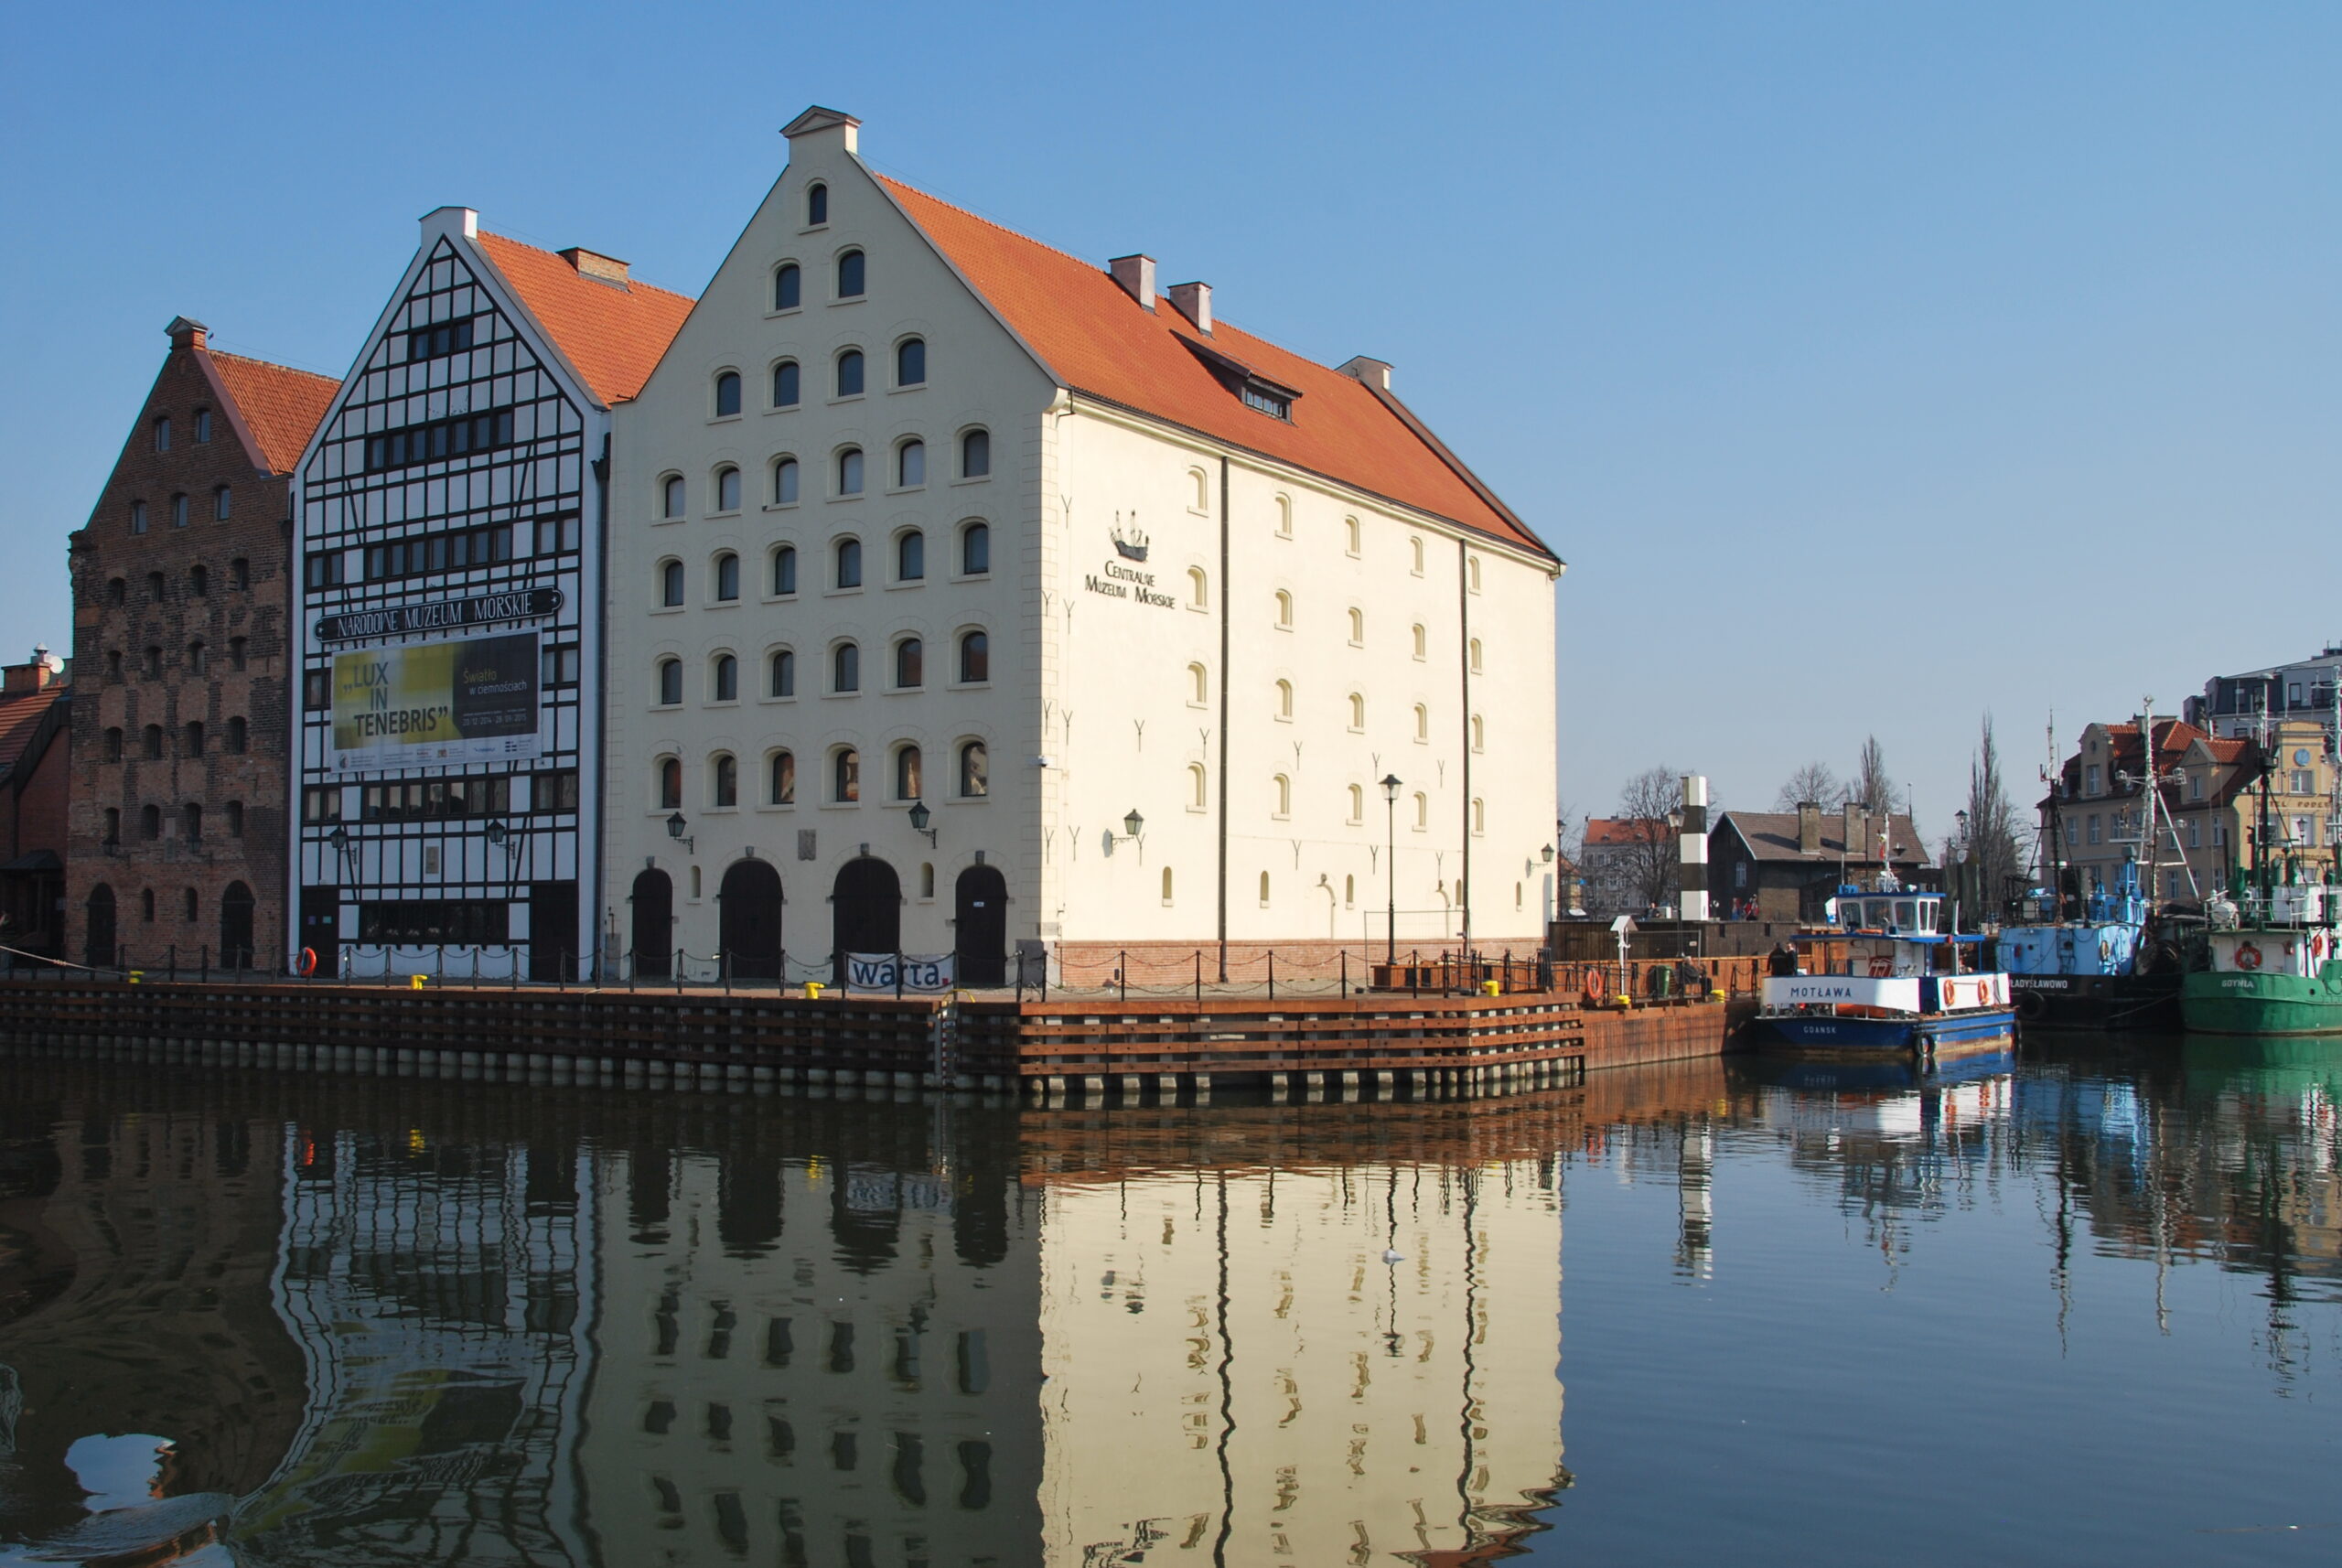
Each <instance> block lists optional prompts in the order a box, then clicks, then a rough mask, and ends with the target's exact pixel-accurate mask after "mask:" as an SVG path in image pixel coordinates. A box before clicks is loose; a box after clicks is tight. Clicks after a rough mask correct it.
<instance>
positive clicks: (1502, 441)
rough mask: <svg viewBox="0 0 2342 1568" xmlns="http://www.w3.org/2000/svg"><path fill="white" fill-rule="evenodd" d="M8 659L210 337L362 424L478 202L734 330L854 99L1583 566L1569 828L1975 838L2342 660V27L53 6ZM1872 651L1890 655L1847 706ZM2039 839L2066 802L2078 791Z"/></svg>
mask: <svg viewBox="0 0 2342 1568" xmlns="http://www.w3.org/2000/svg"><path fill="white" fill-rule="evenodd" d="M6 36H7V39H8V57H9V60H10V66H11V70H10V77H11V81H10V85H9V91H8V92H7V94H6V97H5V102H0V134H5V145H6V146H7V149H8V151H7V155H6V157H5V162H0V199H5V209H4V210H5V212H6V214H7V217H8V220H9V221H8V224H7V233H8V242H7V243H6V245H5V247H0V298H4V299H5V301H6V302H7V304H6V311H7V326H8V331H7V338H8V341H9V344H10V348H11V350H12V352H11V354H10V356H9V361H8V366H7V370H6V373H5V378H4V379H0V443H5V448H0V461H4V462H5V472H6V474H7V475H8V476H9V479H10V484H9V486H8V490H7V498H6V502H5V506H6V511H5V528H0V652H5V655H6V656H7V657H8V658H10V659H21V658H22V657H24V650H25V648H27V647H28V646H29V645H30V644H31V643H32V642H33V641H34V640H36V639H41V640H46V641H47V642H48V643H50V644H51V645H52V646H56V647H59V648H60V649H61V648H63V647H65V646H67V643H68V639H69V622H70V608H69V606H68V603H67V596H66V579H65V571H64V544H65V535H66V533H67V532H68V531H70V529H72V528H75V527H77V526H79V525H80V524H81V522H82V521H83V520H84V519H85V518H86V516H87V514H88V511H89V509H90V506H91V503H92V500H93V499H94V498H95V496H96V493H97V490H98V488H99V486H100V484H101V483H102V480H103V478H104V475H105V473H106V471H107V468H108V466H109V465H110V464H111V463H112V461H113V456H114V454H115V452H116V450H117V449H118V447H119V446H120V443H121V441H122V439H123V435H124V432H125V430H126V429H127V428H128V424H129V421H130V420H131V418H132V416H133V414H134V413H135V411H136V408H137V405H138V400H139V398H140V396H141V394H142V393H143V392H144V391H145V387H146V385H147V383H148V381H150V379H151V378H152V376H153V374H154V371H155V369H156V364H157V363H158V361H159V360H160V357H161V354H162V352H163V349H164V347H165V343H164V339H163V336H162V328H163V325H164V323H166V322H167V321H168V320H169V319H170V318H171V317H172V316H174V315H175V314H178V313H181V312H184V313H186V314H188V315H191V316H194V317H199V318H200V319H202V320H204V321H206V322H208V323H209V324H210V326H211V327H212V328H213V329H214V333H215V338H214V341H215V342H216V343H217V344H218V345H219V346H220V347H221V348H224V349H233V350H235V351H238V352H242V353H249V354H255V355H260V356H263V357H265V358H271V359H277V360H285V361H286V362H289V363H292V364H296V365H302V366H306V367H309V368H312V369H316V370H320V371H330V372H334V373H337V374H338V373H339V372H341V371H343V370H345V369H346V368H347V366H348V364H349V360H350V358H351V356H352V355H353V353H354V352H355V350H356V348H357V344H358V341H359V338H360V335H361V334H362V333H363V331H364V330H365V328H367V326H368V325H369V324H370V323H371V320H372V318H373V317H374V314H375V312H376V311H377V310H378V309H379V307H380V306H381V302H382V300H383V297H384V295H385V294H386V293H387V291H388V289H389V287H390V285H391V284H392V281H393V280H394V279H395V277H396V275H397V274H398V272H399V270H400V268H401V266H402V265H403V263H404V262H405V260H406V258H407V255H408V253H409V251H410V250H411V248H412V247H413V244H414V232H415V230H414V220H415V219H416V217H418V216H419V215H420V214H422V213H423V212H424V211H426V210H428V209H431V208H434V207H436V206H439V205H441V204H443V203H463V204H467V205H470V206H474V207H477V208H478V209H480V211H481V213H482V216H483V220H484V221H485V222H486V223H487V224H488V225H489V226H490V227H492V228H495V229H498V230H500V231H503V232H506V233H510V234H514V235H518V236H521V237H522V238H526V239H531V240H534V241H538V242H543V243H545V244H549V245H565V244H570V243H575V242H583V243H585V244H589V245H592V246H595V247H596V248H599V249H602V250H606V251H608V252H614V253H616V254H618V255H621V256H624V257H626V258H628V260H629V261H631V262H632V263H634V264H635V266H636V269H637V272H638V274H639V275H640V276H643V277H646V278H649V279H650V280H651V281H653V282H658V283H664V284H668V285H673V286H676V287H680V288H684V289H689V290H694V291H695V290H696V289H697V288H698V287H699V286H700V285H703V284H704V282H705V280H706V279H707V277H708V275H709V274H710V273H711V272H712V271H713V270H714V266H715V264H716V263H717V261H718V260H719V259H720V257H721V256H722V254H723V252H724V250H725V246H726V245H727V244H728V243H729V242H730V241H731V240H732V238H733V236H734V235H735V234H736V232H737V231H738V230H739V228H740V226H741V225H742V224H743V223H744V222H745V221H746V220H747V216H748V214H749V212H750V210H751V209H752V208H753V207H754V205H755V203H756V202H757V199H758V198H759V197H760V196H761V194H762V193H763V191H764V189H765V188H766V186H767V185H768V183H769V181H770V180H771V178H772V177H773V176H774V174H775V173H776V172H777V171H778V170H779V166H780V165H781V162H782V156H783V143H782V141H781V139H780V137H779V135H778V134H777V133H778V130H779V126H780V125H781V124H784V123H786V122H787V121H788V119H789V118H790V116H791V115H793V114H795V113H797V112H798V111H799V110H800V109H802V108H803V107H804V106H805V105H806V104H808V103H812V102H820V103H825V104H829V105H832V106H834V107H837V108H841V109H844V110H847V111H850V112H851V113H855V114H857V115H859V116H861V117H862V119H863V120H864V122H865V124H864V131H863V146H864V150H865V154H866V155H867V156H869V157H870V158H871V160H872V161H873V162H874V163H876V165H878V166H880V167H881V168H884V169H886V170H889V171H892V172H895V173H897V174H900V175H902V176H904V177H908V178H910V179H912V180H914V181H916V182H919V183H921V184H923V185H925V186H926V187H928V188H930V189H933V190H936V191H938V192H940V193H942V194H944V195H947V196H950V197H951V198H954V199H958V200H960V201H962V202H963V203H965V204H967V205H969V206H971V207H973V208H975V209H978V210H980V211H983V212H984V213H986V214H988V215H991V216H993V217H995V218H997V219H1000V220H1003V221H1005V222H1008V223H1010V224H1013V225H1015V226H1016V227H1018V228H1021V229H1024V230H1026V231H1028V232H1031V233H1034V234H1036V235H1038V236H1039V237H1041V238H1043V239H1046V240H1048V241H1050V242H1054V243H1056V244H1058V245H1060V246H1062V247H1064V248H1066V249H1068V250H1070V251H1073V252H1077V253H1080V254H1083V255H1088V256H1094V257H1098V258H1100V259H1101V260H1102V259H1103V258H1104V257H1106V256H1109V255H1114V254H1119V253H1122V252H1127V251H1133V250H1142V249H1143V250H1145V251H1147V252H1151V253H1153V254H1154V255H1155V256H1156V257H1157V258H1159V259H1160V261H1161V262H1162V264H1163V266H1164V267H1165V268H1166V274H1165V275H1166V276H1169V277H1175V278H1187V277H1202V278H1205V279H1207V280H1209V282H1211V283H1212V284H1213V285H1214V286H1215V288H1216V290H1217V293H1216V295H1215V306H1216V308H1217V309H1218V310H1219V312H1220V313H1221V314H1222V315H1224V316H1226V317H1229V318H1230V319H1231V320H1233V321H1236V322H1238V323H1240V324H1241V325H1243V326H1245V327H1247V328H1251V329H1252V330H1255V331H1259V332H1262V333H1263V334H1265V335H1267V336H1269V337H1272V338H1277V339H1279V340H1280V341H1283V342H1284V343H1286V344H1288V345H1290V346H1292V347H1294V348H1295V349H1299V350H1300V351H1302V352H1305V353H1307V354H1310V355H1312V356H1314V357H1316V358H1318V359H1320V360H1327V361H1328V362H1333V363H1338V362H1340V361H1341V360H1344V359H1347V358H1348V357H1349V356H1350V355H1352V354H1356V353H1370V354H1373V355H1375V356H1377V357H1379V358H1382V359H1387V360H1391V361H1392V362H1393V363H1395V364H1396V365H1397V367H1398V375H1397V383H1396V384H1397V387H1398V390H1399V391H1400V392H1401V393H1402V395H1403V396H1405V397H1406V398H1407V399H1408V400H1409V401H1410V402H1411V403H1413V405H1414V406H1415V408H1416V409H1417V410H1419V411H1420V412H1421V413H1423V415H1424V416H1425V417H1426V418H1427V419H1428V420H1429V421H1430V422H1431V424H1433V425H1434V427H1436V428H1437V429H1439V430H1441V431H1442V432H1443V433H1444V434H1445V435H1447V436H1448V437H1449V439H1450V440H1451V441H1452V443H1453V444H1454V445H1455V446H1456V447H1457V448H1458V449H1459V450H1460V451H1461V452H1462V453H1463V454H1464V455H1465V456H1466V458H1467V459H1468V460H1470V461H1471V462H1472V463H1473V464H1474V465H1475V466H1476V467H1477V468H1478V469H1479V471H1480V472H1481V473H1482V474H1483V475H1484V476H1485V477H1486V478H1488V480H1489V482H1490V483H1491V484H1493V485H1494V486H1495V487H1496V489H1498V490H1499V493H1501V494H1503V495H1504V496H1505V497H1506V498H1507V499H1509V501H1510V502H1511V503H1512V505H1513V506H1514V508H1515V509H1516V510H1519V511H1520V512H1521V513H1522V514H1523V515H1524V516H1526V517H1528V518H1529V519H1530V520H1531V521H1532V522H1533V523H1534V524H1535V525H1536V526H1537V527H1538V528H1540V529H1541V530H1542V532H1543V533H1544V535H1545V537H1546V538H1547V539H1548V540H1549V541H1551V542H1552V544H1553V545H1554V547H1555V548H1556V549H1557V550H1558V551H1559V552H1560V553H1561V554H1562V555H1563V558H1564V559H1566V560H1567V561H1568V562H1569V563H1570V571H1569V575H1567V576H1566V577H1565V578H1564V579H1563V584H1562V587H1561V590H1560V610H1561V626H1562V638H1561V646H1560V652H1559V657H1560V689H1561V693H1562V696H1561V719H1562V733H1563V750H1562V789H1563V796H1564V798H1565V799H1566V800H1569V801H1570V802H1572V803H1573V804H1574V805H1575V806H1576V807H1577V808H1578V809H1579V810H1580V811H1585V810H1589V809H1590V810H1593V811H1603V810H1605V809H1606V808H1607V807H1608V806H1609V804H1610V803H1611V801H1612V800H1614V798H1615V796H1616V793H1617V788H1618V785H1619V783H1620V782H1621V781H1622V780H1623V779H1625V778H1626V777H1627V776H1628V775H1629V774H1631V773H1633V772H1635V771H1637V770H1638V769H1639V768H1643V767H1645V766H1647V765H1649V764H1650V763H1653V762H1660V761H1664V762H1668V763H1671V764H1673V765H1674V766H1675V767H1677V768H1700V769H1702V770H1703V771H1706V772H1707V773H1709V774H1710V775H1712V776H1713V778H1714V780H1715V782H1716V786H1717V789H1719V791H1720V792H1721V793H1722V795H1723V796H1724V800H1725V803H1726V804H1727V805H1729V804H1735V803H1736V804H1740V805H1745V806H1760V807H1761V806H1767V805H1769V804H1770V802H1771V800H1772V796H1773V793H1774V790H1775V789H1776V788H1777V787H1778V784H1779V782H1780V780H1781V779H1782V778H1783V777H1785V776H1786V775H1787V773H1788V772H1789V770H1790V769H1791V768H1794V767H1795V766H1796V765H1797V764H1799V762H1802V761H1804V760H1806V759H1808V758H1809V757H1821V758H1822V759H1824V760H1826V761H1828V762H1830V763H1831V764H1832V766H1834V767H1836V768H1838V769H1839V770H1840V771H1841V772H1845V771H1847V770H1849V769H1850V768H1852V765H1853V758H1854V754H1855V751H1856V749H1857V747H1858V746H1860V744H1861V742H1862V739H1863V736H1864V734H1865V733H1867V732H1870V731H1875V732H1876V733H1877V734H1878V736H1879V737H1880V739H1881V740H1882V742H1883V743H1884V745H1885V752H1886V757H1887V760H1888V762H1889V764H1890V766H1891V768H1892V769H1893V770H1894V771H1895V772H1896V774H1897V775H1898V776H1899V777H1902V778H1904V779H1908V780H1909V781H1910V782H1911V783H1912V784H1913V785H1914V786H1916V789H1917V792H1918V805H1919V809H1920V811H1921V815H1922V825H1923V826H1924V827H1925V828H1927V829H1928V831H1929V832H1930V833H1931V834H1934V833H1939V832H1941V831H1942V829H1943V827H1944V826H1945V824H1946V823H1947V822H1948V820H1949V816H1950V811H1951V809H1952V808H1953V806H1954V805H1955V804H1957V803H1958V797H1959V796H1960V794H1961V791H1962V789H1964V781H1965V770H1966V767H1967V762H1968V757H1969V754H1970V751H1971V746H1972V743H1973V738H1974V733H1975V729H1976V725H1977V721H1978V719H1979V717H1980V715H1982V714H1983V713H1984V712H1985V711H1986V710H1988V709H1989V710H1990V711H1991V712H1992V713H1993V714H1994V715H1995V716H1996V718H1997V720H1998V722H1999V725H2000V728H2001V734H2002V736H2003V739H2004V745H2005V747H2006V749H2007V751H2008V752H2009V753H2010V755H2011V757H2012V759H2013V772H2014V774H2015V775H2016V781H2017V782H2018V783H2019V784H2020V785H2021V786H2025V787H2027V788H2028V789H2029V786H2030V783H2031V780H2032V777H2033V770H2034V768H2035V767H2036V764H2037V762H2038V760H2039V758H2040V756H2041V745H2042V734H2041V732H2042V725H2043V722H2044V720H2045V719H2046V717H2047V714H2048V712H2049V709H2050V707H2051V705H2052V704H2053V703H2054V704H2055V707H2056V710H2057V723H2058V729H2059V734H2060V736H2061V739H2070V737H2071V736H2073V735H2075V734H2076V733H2077V732H2078V731H2079V727H2080V725H2081V724H2082V723H2084V722H2086V721H2087V720H2089V719H2090V718H2093V717H2109V718H2111V717H2120V716H2122V715H2125V714H2129V713H2130V712H2132V711H2133V709H2134V708H2135V706H2136V705H2137V703H2138V701H2139V698H2140V696H2141V695H2142V693H2154V696H2155V697H2156V699H2157V702H2158V705H2159V706H2165V707H2175V706H2176V704H2177V703H2178V700H2179V699H2180V698H2181V697H2182V696H2183V695H2184V694H2186V693H2187V692H2189V691H2191V690H2193V689H2195V688H2197V686H2199V685H2200V684H2201V682H2203V680H2204V679H2205V678H2206V677H2207V676H2208V675H2210V674H2213V673H2216V672H2219V671H2226V670H2232V669H2238V668H2244V667H2249V666H2251V665H2255V664H2259V663H2262V662H2267V661H2271V660H2278V659H2286V658H2294V657H2299V656H2301V655H2303V654H2305V653H2307V652H2310V651H2313V650H2315V649H2316V648H2317V647H2318V646H2320V645H2321V643H2322V641H2323V640H2324V639H2327V638H2330V637H2342V603H2337V597H2342V532H2337V528H2336V518H2335V512H2336V499H2337V493H2342V492H2338V490H2337V479H2338V478H2342V419H2338V418H2337V414H2342V386H2337V366H2342V332H2337V326H2342V312H2337V289H2342V253H2337V252H2342V244H2338V243H2337V242H2342V220H2338V218H2342V215H2337V199H2342V168H2337V164H2338V163H2342V91H2337V81H2342V70H2337V68H2342V6H2337V5H2332V4H2315V5H2285V4H2266V3H2261V4H2254V5H2154V4H2143V3H2138V0H2125V3H2121V4H2066V5H2040V4H2027V5H1985V4H1973V3H1961V4H1916V3H1914V4H1896V5H1879V4H1868V3H1866V4H1846V5H1789V4H1769V5H1747V4H1729V5H1653V4H1641V5H1627V4H1603V5H1589V4H1560V5H1552V4H1548V5H1442V6H1436V7H1434V6H1428V5H1417V6H1409V7H1400V6H1391V5H1359V4H1343V5H1312V6H1305V5H1259V4H1247V5H1208V4H1197V5H1186V6H1179V7H1172V8H1168V9H1165V8H1161V7H1144V8H1142V7H1123V8H1117V7H1113V6H1104V5H1095V4H1089V5H1018V6H974V7H971V6H964V5H809V6H798V5H661V6H650V5H627V6H617V5H596V4H582V3H579V4H566V5H525V6H524V5H414V6H396V5H381V6H301V7H291V6H287V7H283V8H272V7H261V6H252V5H235V4H225V3H223V4H218V5H210V6H208V7H204V8H202V9H200V10H199V11H194V12H190V11H189V10H188V9H187V8H186V7H184V6H153V5H119V6H105V7H94V6H53V5H52V6H38V7H36V6H29V5H27V6H18V7H16V8H15V9H14V10H13V11H12V12H11V13H10V19H9V22H8V24H7V34H6ZM1844 650H1858V651H1859V652H1860V653H1861V655H1862V657H1861V659H1860V660H1858V661H1855V662H1851V663H1850V662H1847V661H1844V660H1841V659H1840V658H1839V657H1838V656H1839V655H1840V654H1841V653H1842V651H1844ZM2020 798H2024V799H2029V794H2025V793H2022V792H2021V796H2020Z"/></svg>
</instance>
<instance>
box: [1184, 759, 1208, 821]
mask: <svg viewBox="0 0 2342 1568" xmlns="http://www.w3.org/2000/svg"><path fill="white" fill-rule="evenodd" d="M1210 803H1211V802H1210V800H1209V798H1208V797H1207V796H1206V795H1205V793H1204V765H1203V764H1202V763H1200V762H1190V763H1189V764H1187V804H1188V805H1190V806H1192V807H1194V808H1195V809H1196V810H1197V811H1202V810H1203V809H1204V808H1205V807H1206V806H1208V805H1209V804H1210Z"/></svg>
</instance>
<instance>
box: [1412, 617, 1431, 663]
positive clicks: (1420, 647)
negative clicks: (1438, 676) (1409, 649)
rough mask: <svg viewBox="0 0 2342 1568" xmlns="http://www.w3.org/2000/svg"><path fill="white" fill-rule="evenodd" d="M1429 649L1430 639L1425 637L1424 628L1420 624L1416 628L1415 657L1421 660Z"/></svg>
mask: <svg viewBox="0 0 2342 1568" xmlns="http://www.w3.org/2000/svg"><path fill="white" fill-rule="evenodd" d="M1428 647H1429V639H1427V638H1426V637H1425V636H1424V634H1423V627H1422V626H1421V625H1420V624H1419V625H1417V626H1416V628H1415V657H1416V658H1418V659H1421V658H1422V657H1423V653H1424V651H1425V650H1426V649H1427V648H1428Z"/></svg>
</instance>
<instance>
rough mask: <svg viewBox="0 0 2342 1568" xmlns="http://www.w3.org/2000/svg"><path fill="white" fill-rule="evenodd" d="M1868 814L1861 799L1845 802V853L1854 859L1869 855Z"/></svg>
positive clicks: (1864, 857) (1865, 857)
mask: <svg viewBox="0 0 2342 1568" xmlns="http://www.w3.org/2000/svg"><path fill="white" fill-rule="evenodd" d="M1869 815H1870V813H1869V812H1868V811H1866V810H1864V807H1863V804H1862V802H1861V801H1859V800H1849V801H1847V802H1846V812H1845V832H1846V854H1849V855H1850V856H1852V857H1853V858H1854V859H1856V860H1864V859H1867V858H1869V855H1870V835H1869V832H1867V829H1868V827H1869Z"/></svg>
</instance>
